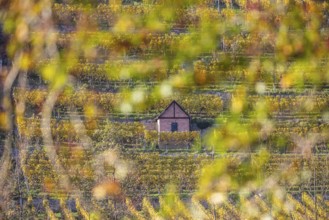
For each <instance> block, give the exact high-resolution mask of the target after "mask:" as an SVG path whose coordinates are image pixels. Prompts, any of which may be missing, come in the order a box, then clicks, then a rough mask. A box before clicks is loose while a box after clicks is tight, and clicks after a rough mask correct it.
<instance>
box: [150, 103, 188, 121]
mask: <svg viewBox="0 0 329 220" xmlns="http://www.w3.org/2000/svg"><path fill="white" fill-rule="evenodd" d="M172 105H177V106H178V107H179V108H180V109H181V110H182V111H183V112H184V113H185V114H186V115H187V117H161V116H162V115H163V114H164V113H165V112H166V111H167V110H168V109H169V108H170V106H172ZM159 118H189V119H190V115H189V114H188V113H187V112H186V111H185V110H184V109H183V107H182V106H181V105H180V104H178V103H177V102H176V101H175V100H174V101H172V102H171V103H170V104H169V105H168V106H167V108H166V109H165V110H163V111H162V112H161V114H160V115H159V116H158V117H156V119H159Z"/></svg>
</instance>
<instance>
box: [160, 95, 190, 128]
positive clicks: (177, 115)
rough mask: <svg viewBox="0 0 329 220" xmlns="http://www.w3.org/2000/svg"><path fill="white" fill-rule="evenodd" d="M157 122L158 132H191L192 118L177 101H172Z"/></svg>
mask: <svg viewBox="0 0 329 220" xmlns="http://www.w3.org/2000/svg"><path fill="white" fill-rule="evenodd" d="M156 121H157V124H156V127H157V131H158V132H182V131H190V122H191V117H190V116H189V114H188V113H187V112H186V111H185V110H184V109H183V108H182V106H180V105H179V104H178V103H177V102H176V101H172V102H171V103H170V104H169V106H168V107H167V108H166V109H165V110H164V111H163V112H162V113H161V114H160V115H159V116H158V117H157V118H156Z"/></svg>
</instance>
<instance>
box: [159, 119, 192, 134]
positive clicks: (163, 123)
mask: <svg viewBox="0 0 329 220" xmlns="http://www.w3.org/2000/svg"><path fill="white" fill-rule="evenodd" d="M172 122H177V124H178V131H190V120H189V119H188V118H179V119H175V118H172V119H168V118H160V119H158V120H157V123H158V126H157V127H158V129H159V130H158V132H163V131H171V123H172Z"/></svg>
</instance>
